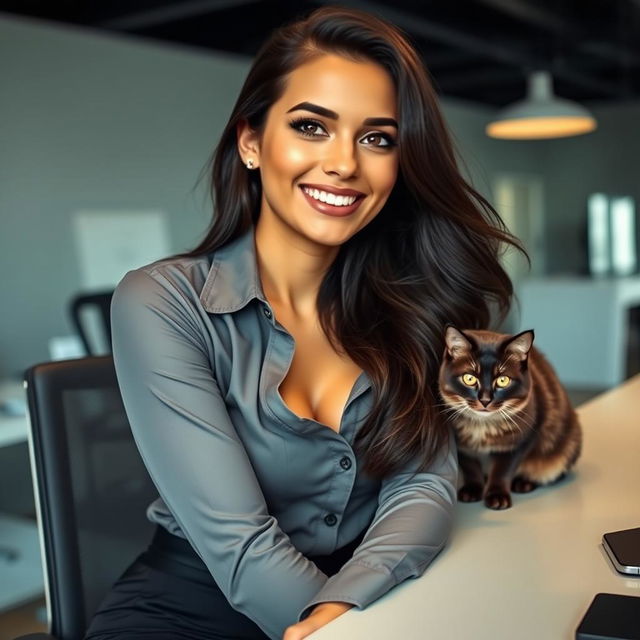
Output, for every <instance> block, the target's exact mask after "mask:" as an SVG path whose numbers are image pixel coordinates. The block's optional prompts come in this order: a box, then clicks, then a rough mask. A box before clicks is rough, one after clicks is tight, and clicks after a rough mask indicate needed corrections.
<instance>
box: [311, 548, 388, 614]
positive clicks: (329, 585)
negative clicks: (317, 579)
mask: <svg viewBox="0 0 640 640" xmlns="http://www.w3.org/2000/svg"><path fill="white" fill-rule="evenodd" d="M396 583H397V581H396V579H395V578H394V576H393V574H391V573H389V572H388V571H386V570H385V569H382V568H381V569H373V568H371V567H369V566H367V565H365V564H360V563H358V562H357V561H354V562H350V563H347V564H346V565H345V566H344V567H342V569H341V570H340V571H339V572H338V573H336V574H335V575H333V576H331V577H330V578H329V579H328V580H327V582H325V584H324V586H323V587H322V589H320V591H319V592H318V593H317V594H316V595H315V597H314V598H313V600H311V602H309V603H308V604H306V605H305V607H304V609H302V611H301V612H300V614H299V616H298V622H300V621H302V620H304V619H305V618H306V617H307V616H308V615H309V614H310V613H311V610H312V609H313V607H315V606H316V605H318V604H320V603H321V602H347V603H349V604H352V605H354V606H355V607H357V608H358V609H363V608H364V607H366V606H367V605H368V604H370V603H371V602H373V601H374V600H377V599H378V598H379V597H380V596H382V595H384V594H385V593H386V592H387V591H389V589H391V587H395V585H396Z"/></svg>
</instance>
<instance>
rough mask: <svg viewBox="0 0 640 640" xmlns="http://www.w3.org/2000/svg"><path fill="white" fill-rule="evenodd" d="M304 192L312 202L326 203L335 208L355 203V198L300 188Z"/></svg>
mask: <svg viewBox="0 0 640 640" xmlns="http://www.w3.org/2000/svg"><path fill="white" fill-rule="evenodd" d="M302 188H303V190H304V192H305V193H306V194H308V195H310V196H311V197H312V198H313V199H314V200H320V202H326V203H327V204H332V205H333V206H335V207H346V206H349V205H350V204H353V203H354V202H355V201H356V196H337V195H335V194H333V193H328V192H327V191H319V190H318V189H309V188H308V187H302Z"/></svg>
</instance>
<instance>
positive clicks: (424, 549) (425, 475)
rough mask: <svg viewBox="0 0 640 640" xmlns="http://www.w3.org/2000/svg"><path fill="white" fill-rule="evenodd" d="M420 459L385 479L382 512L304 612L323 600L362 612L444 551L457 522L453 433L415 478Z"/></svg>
mask: <svg viewBox="0 0 640 640" xmlns="http://www.w3.org/2000/svg"><path fill="white" fill-rule="evenodd" d="M416 468H417V460H415V461H414V462H413V463H412V464H410V465H407V467H406V468H405V469H403V470H401V471H400V472H398V473H396V474H394V475H392V476H390V477H388V478H385V479H384V480H383V482H382V485H381V488H380V493H379V497H378V509H377V510H376V513H375V516H374V518H373V521H372V523H371V525H370V526H369V528H368V530H367V533H366V534H365V537H364V539H363V540H362V542H361V543H360V545H359V546H358V548H357V549H356V550H355V552H354V554H353V558H351V559H350V560H349V561H348V562H347V563H346V564H345V565H344V566H343V567H342V569H341V570H340V571H339V572H338V573H337V574H335V575H334V576H331V577H330V578H329V579H328V580H327V582H326V583H325V585H324V587H322V589H321V590H320V591H319V592H318V594H317V595H316V596H315V597H314V598H313V599H312V600H311V602H310V603H309V604H308V605H307V606H306V607H305V608H304V609H303V610H302V611H301V612H300V615H299V618H298V619H299V620H304V619H305V617H306V616H307V615H310V613H311V611H312V610H314V609H313V608H314V607H315V606H316V605H317V604H319V603H322V602H346V603H350V604H352V605H354V606H356V607H358V608H360V609H362V608H364V607H366V606H367V605H368V604H370V603H371V602H373V601H374V600H376V599H377V598H379V597H380V596H382V595H383V594H385V593H386V592H387V591H389V589H391V588H392V587H394V586H395V585H397V584H399V583H401V582H403V581H404V580H406V579H407V578H415V577H418V576H420V575H422V574H423V573H424V571H425V569H426V568H427V566H428V565H429V563H430V562H431V561H432V560H433V559H434V558H435V557H436V555H437V554H438V553H439V552H440V550H441V549H442V548H443V547H444V545H445V543H446V541H447V539H448V537H449V534H450V531H451V528H452V522H453V514H454V506H455V503H456V482H457V476H458V461H457V454H456V446H455V440H454V437H453V433H450V438H449V443H448V446H446V447H444V448H443V450H442V451H441V452H440V454H439V455H438V456H437V457H436V459H435V461H434V462H433V464H432V465H431V466H430V468H429V469H427V470H426V471H423V472H421V473H416V474H413V471H414V470H415V469H416Z"/></svg>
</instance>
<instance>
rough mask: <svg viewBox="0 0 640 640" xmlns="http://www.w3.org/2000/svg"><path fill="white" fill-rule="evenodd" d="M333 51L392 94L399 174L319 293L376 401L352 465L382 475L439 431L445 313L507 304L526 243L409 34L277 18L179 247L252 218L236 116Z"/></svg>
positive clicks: (315, 16) (260, 117)
mask: <svg viewBox="0 0 640 640" xmlns="http://www.w3.org/2000/svg"><path fill="white" fill-rule="evenodd" d="M326 53H334V54H338V55H343V56H345V57H348V58H350V59H353V60H358V61H362V60H368V61H373V62H376V63H378V64H380V65H382V67H384V68H385V69H386V70H387V71H388V73H389V74H390V76H391V78H392V79H393V81H394V83H395V87H396V92H397V107H398V120H399V131H398V154H399V171H398V179H397V182H396V184H395V186H394V188H393V191H392V193H391V195H390V196H389V199H388V200H387V202H386V204H385V206H384V207H383V209H382V210H381V211H380V213H379V214H378V215H377V216H376V217H375V218H374V219H373V220H372V221H371V222H370V223H369V224H368V225H367V226H366V227H364V228H363V229H362V230H361V231H359V232H358V233H357V234H355V235H354V236H352V237H351V238H350V239H349V240H348V241H347V242H345V243H344V244H343V245H342V246H341V247H340V250H339V252H338V254H337V256H336V258H335V260H334V262H333V263H332V265H331V267H330V268H329V269H328V271H327V273H326V274H325V277H324V279H323V281H322V284H321V286H320V290H319V293H318V298H317V310H318V314H319V319H320V323H321V326H322V328H323V330H324V332H325V333H326V335H327V338H328V339H329V340H330V341H331V342H332V344H333V346H334V348H336V350H338V351H344V352H346V353H347V354H348V356H349V357H350V358H351V359H352V360H353V361H354V362H355V363H356V364H357V365H359V366H360V367H361V368H362V369H363V370H364V371H366V372H367V374H368V375H369V376H370V378H371V381H372V387H373V393H374V397H373V406H372V409H371V411H370V413H369V414H368V416H367V417H366V419H365V422H364V424H363V425H362V428H361V429H360V431H359V433H358V436H357V438H356V441H355V443H354V446H355V447H356V450H357V451H358V452H359V453H360V454H361V456H362V459H363V468H364V470H365V471H367V472H368V473H370V474H371V475H374V476H377V477H384V476H386V475H388V474H389V473H391V472H393V471H396V470H398V469H399V468H401V467H403V466H405V465H407V464H412V466H414V468H415V469H416V470H423V469H425V468H426V467H427V466H428V465H429V463H430V462H431V461H432V460H433V458H434V456H435V455H436V454H437V453H438V452H439V451H440V450H441V448H442V447H443V446H444V445H445V444H446V442H447V441H448V429H447V427H446V425H445V424H444V423H443V421H442V420H441V418H440V415H439V412H438V410H437V406H436V398H437V397H438V394H437V380H438V369H439V364H440V358H441V355H442V353H443V349H444V327H445V325H446V324H447V323H452V324H455V325H456V326H459V327H465V328H487V327H488V325H489V323H490V320H491V309H490V307H492V306H493V307H495V311H496V312H497V318H498V320H499V321H501V320H503V319H504V317H505V316H506V314H507V312H508V310H509V306H510V302H511V297H512V294H513V289H512V285H511V281H510V280H509V277H508V276H507V274H506V273H505V271H504V270H503V268H502V267H501V266H500V263H499V257H500V251H501V248H502V247H503V243H508V244H511V245H513V246H515V247H517V248H518V249H520V250H522V251H524V250H523V249H522V247H521V245H520V244H519V242H518V240H517V239H516V238H514V237H513V236H511V235H510V234H509V233H508V231H507V229H506V227H505V225H504V223H503V222H502V220H501V219H500V217H499V215H498V214H497V213H496V211H495V210H494V209H493V207H492V206H491V205H490V204H489V202H488V201H487V200H486V199H485V198H483V197H482V196H481V195H480V194H479V193H478V192H477V191H475V190H474V189H473V188H472V187H471V186H470V185H469V184H468V183H467V182H466V181H465V180H464V179H463V177H462V176H461V175H460V171H459V169H458V167H457V164H456V159H455V153H454V149H453V145H452V143H451V140H450V137H449V133H448V131H447V128H446V126H445V123H444V120H443V117H442V115H441V113H440V109H439V106H438V101H437V98H436V94H435V92H434V90H433V87H432V85H431V82H430V80H429V77H428V74H427V71H426V69H425V67H424V65H423V64H422V62H421V61H420V59H419V57H418V55H417V53H416V51H415V49H414V48H413V46H412V45H411V44H410V42H409V40H408V38H407V37H406V36H405V35H404V34H403V33H402V32H401V31H400V30H399V29H397V28H396V27H394V26H393V25H391V24H389V23H387V22H385V21H383V20H381V19H379V18H377V17H375V16H373V15H370V14H367V13H364V12H361V11H357V10H353V9H346V8H342V7H323V8H321V9H317V10H316V11H314V12H313V13H311V14H310V15H309V16H308V17H306V18H305V19H302V20H298V21H296V22H293V23H291V24H288V25H285V26H284V27H281V28H279V29H278V30H276V31H275V32H274V33H273V34H272V36H271V37H270V38H269V40H268V41H267V42H266V43H265V44H264V45H263V46H262V48H261V49H260V51H259V53H258V54H257V57H256V59H255V61H254V63H253V65H252V67H251V69H250V71H249V74H248V76H247V78H246V80H245V82H244V85H243V87H242V90H241V91H240V95H239V97H238V100H237V102H236V104H235V107H234V109H233V112H232V114H231V117H230V118H229V122H228V123H227V126H226V127H225V129H224V131H223V133H222V136H221V139H220V142H219V144H218V146H217V148H216V149H215V152H214V154H213V156H212V162H211V164H212V171H211V195H212V198H213V200H214V211H215V213H214V218H213V221H212V225H211V227H210V229H209V231H208V232H207V234H206V237H205V238H204V239H203V240H202V242H201V243H200V244H199V245H198V246H197V247H196V248H195V249H193V250H192V251H190V252H188V253H184V254H181V255H182V256H198V255H203V254H207V253H210V252H212V251H214V250H215V249H216V248H218V247H220V246H222V245H224V244H226V243H228V242H230V241H232V240H233V239H235V238H236V237H238V236H239V235H241V234H243V233H245V232H246V231H248V229H249V227H250V225H255V223H256V222H257V219H258V216H259V213H260V200H261V184H260V179H259V172H257V171H248V170H247V169H246V167H245V166H244V165H243V163H242V161H241V158H240V155H239V153H238V148H237V137H236V127H237V125H238V123H239V122H241V121H242V120H244V119H246V120H247V121H248V123H249V125H250V126H251V128H253V129H256V130H260V128H261V127H262V126H263V124H264V121H265V116H266V114H267V111H268V109H269V108H270V106H271V105H272V104H273V103H274V102H275V101H276V100H278V98H279V97H280V96H281V95H282V92H283V90H284V88H285V83H286V80H287V75H288V74H289V73H290V72H291V71H293V70H295V69H296V68H297V67H299V66H300V65H302V64H304V63H306V62H309V61H310V60H312V59H313V58H315V57H317V56H320V55H324V54H326Z"/></svg>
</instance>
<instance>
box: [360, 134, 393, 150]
mask: <svg viewBox="0 0 640 640" xmlns="http://www.w3.org/2000/svg"><path fill="white" fill-rule="evenodd" d="M362 140H363V141H365V142H366V141H367V140H368V141H369V142H367V144H371V146H373V147H395V146H396V143H395V141H394V140H393V139H392V138H391V137H389V136H387V135H385V134H383V133H370V134H368V135H366V136H365V137H364V138H362Z"/></svg>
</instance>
